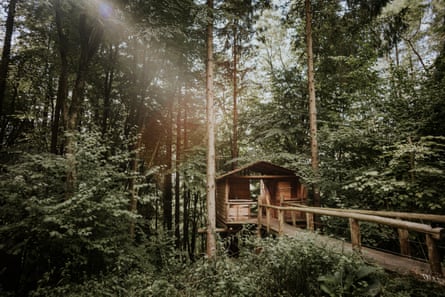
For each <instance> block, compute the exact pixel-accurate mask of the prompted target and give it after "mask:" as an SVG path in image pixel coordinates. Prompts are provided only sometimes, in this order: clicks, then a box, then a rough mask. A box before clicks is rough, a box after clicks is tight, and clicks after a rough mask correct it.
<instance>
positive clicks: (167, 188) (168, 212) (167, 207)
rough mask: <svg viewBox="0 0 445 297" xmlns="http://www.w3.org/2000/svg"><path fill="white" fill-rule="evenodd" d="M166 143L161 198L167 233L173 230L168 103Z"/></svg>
mask: <svg viewBox="0 0 445 297" xmlns="http://www.w3.org/2000/svg"><path fill="white" fill-rule="evenodd" d="M167 123H168V124H167V143H166V146H167V148H166V150H167V156H166V162H167V173H166V174H165V176H164V197H163V211H164V212H163V219H164V228H165V229H166V230H168V231H172V229H173V209H172V203H173V201H172V200H173V197H172V196H173V193H172V185H173V183H172V174H171V169H172V146H173V144H172V104H171V103H170V106H169V111H168V117H167Z"/></svg>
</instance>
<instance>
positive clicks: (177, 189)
mask: <svg viewBox="0 0 445 297" xmlns="http://www.w3.org/2000/svg"><path fill="white" fill-rule="evenodd" d="M178 96H179V97H178V110H177V114H176V164H175V167H176V172H175V239H176V248H177V249H179V248H180V247H181V232H180V224H179V221H180V219H181V213H180V212H181V208H180V203H181V199H180V174H179V165H180V162H181V149H182V148H181V106H182V100H181V94H178Z"/></svg>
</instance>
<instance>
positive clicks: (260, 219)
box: [258, 203, 263, 237]
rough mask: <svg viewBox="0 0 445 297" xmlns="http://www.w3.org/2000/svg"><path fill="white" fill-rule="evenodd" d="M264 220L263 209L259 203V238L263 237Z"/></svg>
mask: <svg viewBox="0 0 445 297" xmlns="http://www.w3.org/2000/svg"><path fill="white" fill-rule="evenodd" d="M262 218H263V207H262V206H261V203H258V237H261V221H262Z"/></svg>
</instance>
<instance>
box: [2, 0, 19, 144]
mask: <svg viewBox="0 0 445 297" xmlns="http://www.w3.org/2000/svg"><path fill="white" fill-rule="evenodd" d="M17 1H18V0H10V1H9V8H8V16H7V18H6V32H5V39H4V43H3V50H2V60H1V63H0V119H1V117H2V115H3V105H4V102H5V96H6V81H7V79H8V72H9V61H10V59H11V41H12V32H13V30H14V18H15V10H16V6H17ZM2 129H3V127H2ZM0 135H3V133H0ZM2 143H3V139H0V144H2Z"/></svg>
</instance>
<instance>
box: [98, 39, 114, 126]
mask: <svg viewBox="0 0 445 297" xmlns="http://www.w3.org/2000/svg"><path fill="white" fill-rule="evenodd" d="M108 50H109V55H108V63H107V70H106V73H105V80H104V109H103V115H102V134H105V133H106V132H107V130H108V121H109V118H110V112H111V91H112V86H113V81H114V64H115V61H116V57H117V52H118V47H116V48H115V49H113V45H110V46H109V49H108Z"/></svg>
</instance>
